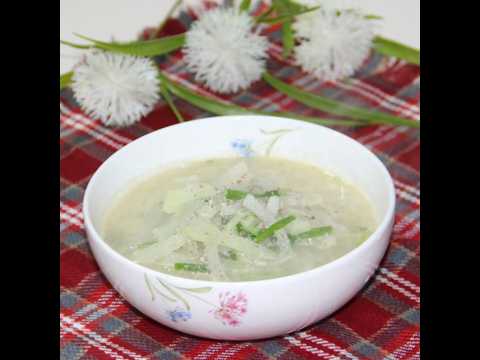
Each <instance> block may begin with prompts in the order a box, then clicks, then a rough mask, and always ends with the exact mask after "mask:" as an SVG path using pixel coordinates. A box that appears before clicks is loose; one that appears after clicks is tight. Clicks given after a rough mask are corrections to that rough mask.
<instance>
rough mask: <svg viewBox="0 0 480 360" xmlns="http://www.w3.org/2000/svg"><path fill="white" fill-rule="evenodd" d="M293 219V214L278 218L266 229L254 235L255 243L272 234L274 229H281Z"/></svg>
mask: <svg viewBox="0 0 480 360" xmlns="http://www.w3.org/2000/svg"><path fill="white" fill-rule="evenodd" d="M293 220H295V216H293V215H290V216H287V217H285V218H283V219H280V220H278V221H277V222H276V223H273V224H272V225H270V226H269V227H267V228H266V229H263V230H261V231H260V232H259V233H258V234H257V236H256V237H255V241H256V242H257V243H261V242H262V241H264V240H266V239H268V238H269V237H271V236H273V234H275V232H276V231H278V230H280V229H283V228H284V227H285V226H287V225H288V224H290V223H291V222H292V221H293Z"/></svg>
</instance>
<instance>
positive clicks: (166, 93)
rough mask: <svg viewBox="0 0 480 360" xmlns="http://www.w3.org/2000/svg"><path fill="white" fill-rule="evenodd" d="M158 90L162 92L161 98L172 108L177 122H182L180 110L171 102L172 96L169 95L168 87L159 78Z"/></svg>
mask: <svg viewBox="0 0 480 360" xmlns="http://www.w3.org/2000/svg"><path fill="white" fill-rule="evenodd" d="M160 92H161V93H162V96H163V98H164V99H165V101H166V102H167V104H168V106H169V107H170V109H171V110H172V112H173V113H174V114H175V117H176V118H177V120H178V122H184V121H185V120H184V118H183V116H182V114H181V113H180V111H179V110H178V109H177V107H176V106H175V103H174V102H173V99H172V97H171V96H170V92H169V91H168V88H167V87H166V85H165V84H164V83H163V81H161V80H160Z"/></svg>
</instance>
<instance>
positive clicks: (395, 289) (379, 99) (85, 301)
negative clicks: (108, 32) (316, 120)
mask: <svg viewBox="0 0 480 360" xmlns="http://www.w3.org/2000/svg"><path fill="white" fill-rule="evenodd" d="M190 22H191V18H189V17H188V16H186V15H185V16H182V17H181V18H180V19H179V20H176V21H170V22H169V23H168V24H167V26H166V27H165V31H166V32H167V33H169V34H173V33H176V32H178V31H184V29H185V28H187V27H188V26H189V23H190ZM270 36H271V40H272V41H273V42H274V43H275V44H276V45H278V44H279V42H280V34H279V32H278V31H276V32H272V33H270ZM279 49H280V46H273V47H272V52H271V54H270V58H269V60H268V62H269V64H268V66H269V70H270V72H271V73H272V74H273V75H274V76H277V77H279V78H281V79H283V80H284V81H286V82H288V83H291V84H292V85H294V86H297V87H300V88H305V89H308V91H310V92H312V93H316V94H319V95H323V96H326V97H329V98H333V99H336V100H339V101H342V102H345V103H348V104H351V105H356V106H362V107H365V108H368V109H376V110H380V111H383V112H387V113H390V114H395V115H399V116H403V117H407V118H410V119H418V118H419V116H420V115H419V113H420V109H419V104H420V69H419V67H418V66H415V65H411V64H407V63H405V62H403V61H398V60H395V59H391V58H386V57H383V56H381V55H379V54H378V53H375V52H372V54H371V55H370V56H369V58H368V59H367V60H366V62H365V63H364V64H363V66H362V67H361V68H360V69H359V71H358V72H357V73H356V75H355V76H354V77H353V78H350V79H347V80H342V81H337V82H334V83H331V82H320V81H318V80H316V79H315V78H313V77H312V76H310V75H308V74H305V73H303V72H302V71H300V69H299V68H298V67H296V66H293V65H292V64H290V63H289V62H288V60H287V61H285V60H284V59H283V58H282V57H281V54H280V50H279ZM156 61H157V64H158V66H159V67H160V68H161V69H162V71H163V73H164V74H165V75H166V76H169V77H170V78H171V79H172V80H173V81H176V82H178V83H181V84H183V85H186V86H188V87H189V88H190V89H192V90H193V91H199V90H200V86H199V84H198V83H196V82H195V81H194V79H193V77H192V75H191V74H189V73H188V72H187V71H186V69H185V64H184V62H183V60H182V57H181V56H179V54H178V52H177V53H174V54H170V55H168V56H162V57H158V58H156ZM202 91H203V92H204V93H208V90H206V89H202ZM222 98H223V99H224V101H226V102H231V103H235V104H241V105H243V106H247V107H253V108H256V109H258V110H262V109H263V110H268V111H288V112H292V113H297V114H302V115H308V116H316V117H327V115H326V114H324V113H322V112H320V111H318V110H314V109H312V108H308V107H306V106H304V105H302V104H300V103H298V102H296V101H294V100H291V99H288V98H286V97H285V96H283V95H281V94H278V93H276V92H275V90H274V89H273V88H271V87H270V86H269V85H268V84H266V83H265V82H263V81H258V82H256V83H255V84H253V85H252V86H251V88H249V89H247V90H245V91H241V92H239V93H237V94H234V95H231V96H225V97H222ZM60 101H61V106H60V110H61V111H60V219H61V223H60V285H61V288H60V304H61V308H60V324H61V333H60V334H61V339H60V346H61V348H60V353H61V358H62V359H75V360H77V359H85V360H86V359H111V358H115V359H162V360H164V359H279V360H280V359H282V360H299V359H310V358H312V359H313V358H319V357H320V358H324V359H332V360H333V359H347V360H354V359H367V360H368V359H371V360H377V359H391V360H395V359H402V360H406V359H419V357H420V341H419V336H420V335H419V333H420V332H419V331H420V232H419V228H420V173H419V165H420V164H419V154H420V133H419V131H418V129H414V128H406V127H392V126H386V125H384V126H367V127H359V128H346V127H340V126H337V127H336V130H338V131H341V132H343V133H344V134H346V135H347V136H350V137H352V138H354V139H356V140H357V141H359V142H361V143H362V144H364V145H365V146H366V147H368V148H369V149H370V150H371V151H373V152H374V153H375V154H376V155H377V156H378V157H379V159H380V160H381V161H382V162H383V163H384V164H385V165H386V166H387V168H388V170H389V171H390V173H391V175H392V177H393V179H394V183H395V190H396V195H397V206H396V214H395V226H394V231H393V235H392V238H391V243H390V247H389V249H388V251H387V254H386V256H385V257H384V259H383V260H382V262H381V264H380V267H379V269H378V271H377V272H376V273H375V274H374V276H373V277H372V279H371V280H370V281H369V282H368V283H367V284H366V286H365V287H364V288H363V289H362V291H361V292H360V293H359V294H357V295H356V296H355V297H354V298H353V299H352V300H351V301H350V302H349V303H348V304H346V305H345V306H344V307H342V308H341V309H340V310H338V311H337V312H336V313H335V314H333V315H332V316H330V317H329V318H327V319H325V320H323V321H320V322H318V323H316V324H314V325H312V326H310V327H309V328H307V329H304V330H303V331H300V332H297V333H294V334H291V335H289V336H283V337H277V338H273V339H267V340H263V341H256V342H240V343H235V342H217V341H211V340H205V339H199V338H195V337H191V336H187V335H185V334H181V333H179V332H176V331H174V330H172V329H170V328H168V327H165V326H163V325H160V324H158V323H156V322H154V321H153V320H151V319H149V318H148V317H146V316H144V315H142V314H141V313H140V312H138V311H137V310H136V309H134V308H133V307H132V306H130V305H129V304H128V303H127V302H126V301H125V300H123V299H122V297H121V296H119V294H118V293H117V292H116V291H115V290H114V289H113V288H112V286H111V285H110V283H109V282H108V281H107V280H106V279H105V277H104V276H103V275H102V272H101V271H100V269H99V268H98V265H97V263H96V262H95V260H94V259H93V256H92V254H91V252H90V249H89V247H88V244H87V241H86V237H85V231H84V227H83V219H82V200H83V194H84V190H85V187H86V185H87V183H88V181H89V179H90V177H91V175H92V174H93V173H94V171H95V170H96V169H97V168H98V167H99V166H100V165H101V164H102V162H103V161H105V160H106V159H107V158H108V157H109V156H110V155H111V154H112V153H114V152H115V151H117V150H118V149H120V148H122V147H123V146H124V145H126V144H128V143H129V142H131V141H132V140H134V139H136V138H138V137H140V136H142V135H145V134H148V133H149V132H151V131H154V130H156V129H159V128H162V127H165V126H169V125H172V124H175V123H176V120H175V117H174V115H173V114H172V112H171V110H170V109H169V107H168V106H167V105H166V103H165V102H164V101H163V100H160V101H159V102H158V105H157V106H156V108H155V109H154V111H153V112H152V113H150V114H149V115H148V116H146V117H145V118H144V119H142V121H140V122H138V123H136V124H135V125H133V126H130V127H127V128H121V129H115V128H108V127H106V126H104V125H103V124H102V123H101V122H100V121H99V120H96V119H93V118H91V117H89V116H87V115H86V114H85V113H84V112H82V111H81V109H80V108H79V106H78V104H77V103H76V102H75V100H74V99H73V97H72V93H71V91H70V90H69V89H65V90H63V91H62V93H61V96H60ZM175 102H176V105H177V107H178V108H179V109H180V111H181V112H182V114H183V115H184V117H185V118H186V119H196V118H201V117H206V116H211V115H212V114H209V113H207V112H205V111H202V110H200V109H199V108H197V107H195V106H192V105H190V104H188V103H186V102H184V101H182V100H179V99H175ZM329 117H330V116H329ZM412 121H415V120H412ZM280 316H281V315H280Z"/></svg>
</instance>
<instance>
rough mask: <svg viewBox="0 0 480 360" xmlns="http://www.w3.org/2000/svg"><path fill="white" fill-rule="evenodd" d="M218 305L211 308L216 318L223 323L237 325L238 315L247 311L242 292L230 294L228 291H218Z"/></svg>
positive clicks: (245, 298) (245, 300) (245, 299)
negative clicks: (214, 308) (213, 308)
mask: <svg viewBox="0 0 480 360" xmlns="http://www.w3.org/2000/svg"><path fill="white" fill-rule="evenodd" d="M218 297H219V300H220V306H219V307H218V308H217V309H216V310H212V311H211V312H213V314H214V316H215V318H216V319H218V320H220V321H221V322H222V323H223V325H230V326H237V325H239V324H240V317H241V316H243V315H245V314H246V312H247V304H248V301H247V297H246V296H245V294H243V293H242V292H239V293H238V294H237V295H230V292H229V291H227V292H226V293H220V294H219V295H218Z"/></svg>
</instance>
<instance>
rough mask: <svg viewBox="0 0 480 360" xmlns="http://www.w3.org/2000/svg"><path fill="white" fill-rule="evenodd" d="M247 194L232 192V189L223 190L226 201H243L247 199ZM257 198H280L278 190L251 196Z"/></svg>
mask: <svg viewBox="0 0 480 360" xmlns="http://www.w3.org/2000/svg"><path fill="white" fill-rule="evenodd" d="M247 195H248V192H245V191H241V190H234V189H227V190H225V198H227V199H228V200H243V199H245V198H246V197H247ZM252 195H253V196H255V197H257V198H264V197H271V196H280V191H278V190H271V191H265V192H264V193H258V194H252Z"/></svg>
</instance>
